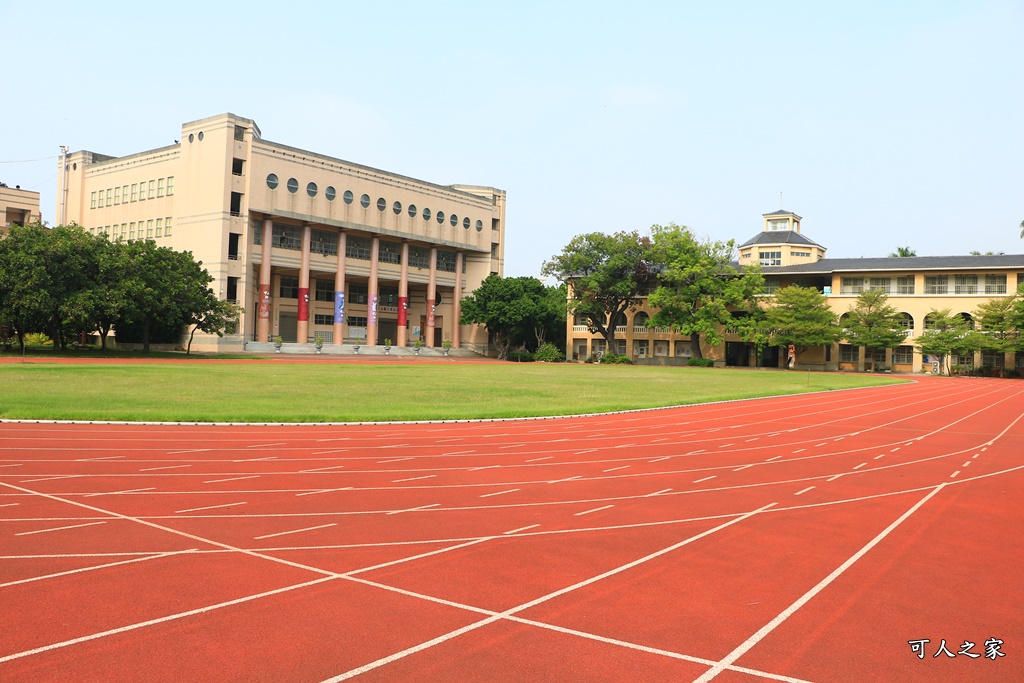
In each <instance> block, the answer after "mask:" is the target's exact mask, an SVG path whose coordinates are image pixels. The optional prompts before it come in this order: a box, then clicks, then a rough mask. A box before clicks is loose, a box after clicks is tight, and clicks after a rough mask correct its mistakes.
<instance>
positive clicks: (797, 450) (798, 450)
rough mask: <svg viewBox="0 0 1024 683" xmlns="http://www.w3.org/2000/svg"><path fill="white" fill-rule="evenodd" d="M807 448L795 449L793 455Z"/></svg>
mask: <svg viewBox="0 0 1024 683" xmlns="http://www.w3.org/2000/svg"><path fill="white" fill-rule="evenodd" d="M806 450H807V449H806V448H798V449H796V450H795V451H793V455H796V454H797V453H803V452H804V451H806Z"/></svg>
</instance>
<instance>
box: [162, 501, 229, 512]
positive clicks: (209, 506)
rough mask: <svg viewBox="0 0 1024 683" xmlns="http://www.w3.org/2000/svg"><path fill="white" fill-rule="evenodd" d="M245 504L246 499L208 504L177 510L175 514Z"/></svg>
mask: <svg viewBox="0 0 1024 683" xmlns="http://www.w3.org/2000/svg"><path fill="white" fill-rule="evenodd" d="M245 504H246V503H245V501H242V502H241V503H224V504H223V505H207V506H206V507H201V508H188V509H187V510H175V511H174V514H176V515H180V514H181V513H183V512H199V511H200V510H216V509H218V508H229V507H233V506H235V505H245Z"/></svg>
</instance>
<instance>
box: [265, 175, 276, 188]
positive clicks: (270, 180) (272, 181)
mask: <svg viewBox="0 0 1024 683" xmlns="http://www.w3.org/2000/svg"><path fill="white" fill-rule="evenodd" d="M267 187H269V188H270V189H271V190H276V189H277V174H276V173H271V174H270V175H268V176H267Z"/></svg>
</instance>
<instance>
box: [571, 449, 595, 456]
mask: <svg viewBox="0 0 1024 683" xmlns="http://www.w3.org/2000/svg"><path fill="white" fill-rule="evenodd" d="M596 450H597V449H596V448H587V449H585V450H582V451H576V455H583V454H585V453H593V452H594V451H596Z"/></svg>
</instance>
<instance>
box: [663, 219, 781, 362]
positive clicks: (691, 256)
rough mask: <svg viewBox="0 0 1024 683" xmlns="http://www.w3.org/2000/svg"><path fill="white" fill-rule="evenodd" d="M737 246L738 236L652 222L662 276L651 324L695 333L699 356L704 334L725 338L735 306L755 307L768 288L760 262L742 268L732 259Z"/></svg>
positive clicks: (713, 341) (711, 339)
mask: <svg viewBox="0 0 1024 683" xmlns="http://www.w3.org/2000/svg"><path fill="white" fill-rule="evenodd" d="M735 248H736V246H735V243H734V242H733V241H732V240H729V241H728V242H716V241H710V240H704V241H701V240H698V239H697V238H696V237H694V235H693V233H692V232H691V231H690V229H689V228H687V227H686V226H680V225H675V224H674V223H670V224H669V225H667V226H661V225H654V226H651V262H652V264H653V265H654V266H655V268H656V269H657V273H658V282H659V286H658V288H657V289H656V290H654V291H653V292H651V295H650V297H649V298H648V301H649V302H650V304H651V306H652V307H655V308H657V312H656V313H655V314H654V316H653V317H652V318H651V324H652V325H654V326H656V327H673V328H675V329H676V330H678V331H679V333H680V334H685V335H689V337H690V352H691V354H692V356H693V357H694V358H702V357H703V355H702V354H701V349H700V342H701V337H702V336H703V337H704V338H705V339H706V340H707V342H708V344H710V345H711V346H717V345H718V344H720V343H721V342H722V341H723V340H724V338H725V335H724V329H725V327H726V326H727V325H730V324H732V323H733V322H734V318H733V316H732V313H731V309H733V308H737V307H742V308H746V307H749V306H750V305H751V302H752V301H753V300H754V298H755V297H756V295H757V294H759V293H760V292H761V291H762V289H763V288H764V278H763V277H762V276H761V273H760V271H759V269H758V267H757V266H751V267H747V268H744V269H742V270H738V269H737V268H736V267H735V266H734V265H733V264H732V257H733V253H734V252H735Z"/></svg>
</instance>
